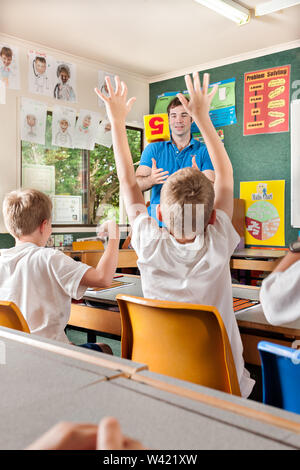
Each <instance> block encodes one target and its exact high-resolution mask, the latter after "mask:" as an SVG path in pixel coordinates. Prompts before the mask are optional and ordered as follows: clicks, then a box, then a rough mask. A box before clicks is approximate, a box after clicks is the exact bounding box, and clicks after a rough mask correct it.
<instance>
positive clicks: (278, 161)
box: [150, 48, 300, 246]
mask: <svg viewBox="0 0 300 470" xmlns="http://www.w3.org/2000/svg"><path fill="white" fill-rule="evenodd" d="M281 65H290V66H291V82H290V85H291V87H290V99H292V97H293V99H299V98H300V48H295V49H290V50H288V51H283V52H278V53H275V54H270V55H266V56H263V57H258V58H256V59H249V60H244V61H241V62H236V63H233V64H229V65H224V66H222V67H216V68H214V69H209V70H203V71H201V72H200V78H202V75H203V73H204V72H208V73H209V74H210V82H211V83H214V82H218V81H220V80H225V79H228V78H235V79H236V114H237V124H233V125H231V126H226V127H224V128H223V129H224V144H225V147H226V150H227V152H228V154H229V156H230V159H231V162H232V166H233V171H234V180H235V192H234V196H235V197H239V191H240V181H257V180H285V181H286V187H285V244H286V246H287V245H288V244H289V243H290V242H291V241H292V240H294V239H295V238H297V236H298V229H294V228H292V227H291V195H290V192H291V184H290V181H291V178H290V172H291V164H290V163H291V153H290V133H289V132H283V133H277V134H261V135H252V136H247V137H244V136H243V95H244V73H245V72H252V71H255V70H262V69H266V68H271V67H276V66H281ZM185 89H186V86H185V81H184V77H183V76H181V77H176V78H173V79H170V80H164V81H161V82H156V83H152V84H150V112H153V109H154V105H155V102H156V97H157V95H159V94H161V93H164V92H167V91H182V90H185Z"/></svg>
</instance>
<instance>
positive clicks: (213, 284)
mask: <svg viewBox="0 0 300 470" xmlns="http://www.w3.org/2000/svg"><path fill="white" fill-rule="evenodd" d="M185 80H186V85H187V88H188V91H189V96H190V101H189V102H188V101H187V100H186V99H185V98H184V96H183V95H181V94H178V97H179V99H180V101H181V103H182V105H183V107H184V109H185V111H186V112H187V113H189V114H190V116H191V117H192V118H193V119H194V120H195V122H196V124H197V126H198V127H199V129H200V131H201V134H202V136H203V137H204V140H205V144H206V146H207V150H208V152H209V155H210V156H211V160H212V164H213V166H214V169H215V186H214V187H213V184H212V183H211V181H210V180H209V179H208V178H206V176H205V175H203V173H201V172H200V171H199V169H198V168H196V167H195V166H196V164H195V159H194V162H193V166H194V167H193V168H184V169H181V170H178V171H177V172H176V173H174V174H172V175H171V176H169V177H168V178H167V180H166V182H165V183H164V185H163V187H162V191H161V204H160V206H158V210H157V215H158V219H159V220H162V221H163V222H164V223H165V225H166V227H165V228H159V226H158V224H157V222H156V221H155V220H154V219H153V218H151V217H149V216H148V212H147V209H146V206H145V201H144V198H143V195H142V192H141V190H140V188H139V186H138V184H137V181H136V177H135V173H134V168H133V163H132V158H131V155H130V150H129V146H128V141H127V136H126V128H125V118H126V115H127V113H128V112H129V111H130V109H131V106H132V104H133V102H134V100H135V98H131V99H130V100H128V101H127V87H126V85H125V83H124V82H122V83H121V82H120V79H119V77H116V78H115V81H116V90H115V91H114V89H113V87H112V84H111V82H110V79H109V78H108V77H107V78H106V83H107V86H108V89H109V96H108V97H107V96H104V95H103V94H102V93H101V92H100V91H99V90H96V92H97V94H98V96H99V97H100V98H101V99H102V100H103V101H104V103H105V105H106V111H107V114H108V117H109V119H110V122H111V125H112V137H113V146H114V155H115V159H116V166H117V173H118V178H119V180H120V190H121V192H122V194H123V197H124V202H125V206H126V211H127V214H128V217H129V222H130V224H131V226H132V239H131V243H132V246H133V248H134V249H135V251H136V253H137V255H138V267H139V270H140V273H141V281H142V288H143V293H144V296H145V297H147V298H156V299H161V300H172V301H179V302H189V303H193V304H204V305H214V306H215V307H217V309H218V311H219V312H220V314H221V316H222V318H223V321H224V324H225V327H226V330H227V334H228V338H229V341H230V343H231V348H232V353H233V357H234V360H235V365H236V370H237V376H238V379H239V384H240V389H241V394H242V396H243V397H248V396H249V394H250V393H251V390H252V388H253V386H254V380H252V379H251V378H250V374H249V372H248V371H247V370H246V369H245V368H244V360H243V355H242V354H243V347H242V341H241V337H240V333H239V330H238V326H237V322H236V319H235V315H234V312H233V307H232V287H231V276H230V268H229V260H230V257H231V255H232V253H233V251H234V249H235V247H236V246H237V244H238V242H239V240H240V238H239V236H238V234H237V232H236V231H235V229H234V228H233V226H232V223H231V218H232V213H233V171H232V166H231V162H230V160H229V158H228V155H227V152H226V150H225V147H224V145H223V143H222V142H221V140H220V138H219V136H218V134H217V132H216V130H215V128H214V126H213V124H212V122H211V120H210V117H209V107H210V103H211V101H212V98H213V96H214V95H215V93H216V91H217V87H216V86H215V87H214V89H213V91H212V92H211V93H210V94H208V85H209V77H208V74H204V79H203V88H202V90H201V88H200V79H199V76H198V74H194V83H193V82H192V79H191V77H190V76H186V78H185ZM214 188H215V190H214ZM188 211H190V212H188ZM203 212H204V215H203ZM188 214H192V215H190V216H189V217H188ZM203 219H204V220H203ZM178 340H180V339H178Z"/></svg>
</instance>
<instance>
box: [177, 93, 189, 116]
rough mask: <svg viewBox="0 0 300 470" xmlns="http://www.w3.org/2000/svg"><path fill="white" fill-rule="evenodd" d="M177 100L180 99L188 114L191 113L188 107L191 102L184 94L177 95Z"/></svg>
mask: <svg viewBox="0 0 300 470" xmlns="http://www.w3.org/2000/svg"><path fill="white" fill-rule="evenodd" d="M176 96H177V98H178V99H179V101H180V103H181V104H182V106H183V107H184V109H185V111H186V112H189V111H188V105H189V102H188V100H187V99H186V98H185V97H184V96H183V94H182V93H177V95H176Z"/></svg>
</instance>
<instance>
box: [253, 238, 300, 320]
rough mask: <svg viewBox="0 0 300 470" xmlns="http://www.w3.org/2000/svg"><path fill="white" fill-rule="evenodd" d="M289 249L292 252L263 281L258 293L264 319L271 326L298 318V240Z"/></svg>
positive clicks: (299, 242) (299, 283)
mask: <svg viewBox="0 0 300 470" xmlns="http://www.w3.org/2000/svg"><path fill="white" fill-rule="evenodd" d="M290 249H291V250H293V251H290V252H288V253H287V254H286V256H285V257H284V258H283V259H282V260H281V261H280V263H279V264H278V265H277V266H276V268H275V269H274V271H273V272H272V273H271V274H269V276H267V277H266V278H265V279H264V280H263V282H262V286H261V289H260V293H259V296H260V302H261V305H262V308H263V311H264V314H265V317H266V319H267V320H268V322H269V323H271V324H272V325H281V324H282V323H289V322H292V321H295V320H297V319H299V318H300V240H298V241H296V242H294V243H292V244H291V245H290ZM296 250H298V251H296Z"/></svg>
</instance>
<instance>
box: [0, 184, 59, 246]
mask: <svg viewBox="0 0 300 470" xmlns="http://www.w3.org/2000/svg"><path fill="white" fill-rule="evenodd" d="M51 213H52V202H51V199H50V198H49V197H48V196H46V194H44V193H42V192H40V191H37V190H36V189H19V190H16V191H11V192H10V193H8V194H7V195H6V196H5V198H4V201H3V216H4V222H5V225H6V228H7V230H8V231H9V233H11V234H12V235H13V236H14V237H16V238H20V237H21V236H22V235H30V234H31V233H33V232H34V231H35V230H36V229H37V228H38V227H39V226H40V225H41V223H42V222H43V221H44V220H50V219H51Z"/></svg>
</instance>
